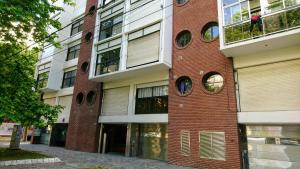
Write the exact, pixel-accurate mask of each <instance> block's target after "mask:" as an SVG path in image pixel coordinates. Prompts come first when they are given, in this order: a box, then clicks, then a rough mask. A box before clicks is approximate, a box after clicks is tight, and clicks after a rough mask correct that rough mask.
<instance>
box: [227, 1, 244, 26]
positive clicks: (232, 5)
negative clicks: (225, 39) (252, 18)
mask: <svg viewBox="0 0 300 169" xmlns="http://www.w3.org/2000/svg"><path fill="white" fill-rule="evenodd" d="M223 6H224V23H225V25H229V24H233V23H236V22H240V21H245V20H248V19H249V7H248V1H245V0H241V2H239V1H238V0H223Z"/></svg>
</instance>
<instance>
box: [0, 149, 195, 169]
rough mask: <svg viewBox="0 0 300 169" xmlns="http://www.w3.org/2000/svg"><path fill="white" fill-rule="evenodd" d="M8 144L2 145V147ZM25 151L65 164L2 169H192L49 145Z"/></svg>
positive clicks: (18, 166) (0, 168) (4, 168)
mask: <svg viewBox="0 0 300 169" xmlns="http://www.w3.org/2000/svg"><path fill="white" fill-rule="evenodd" d="M7 145H8V144H4V143H0V147H1V146H2V147H5V146H7ZM21 148H22V149H24V150H30V151H38V152H40V153H42V154H46V155H50V156H52V157H58V158H59V159H61V160H62V161H63V162H61V163H52V164H35V165H17V166H3V167H0V169H81V168H86V167H97V166H101V167H105V168H109V169H191V168H187V167H180V166H175V165H170V164H168V163H166V162H163V161H157V160H149V159H141V158H136V157H124V156H122V155H115V154H113V155H112V154H98V153H86V152H79V151H71V150H66V149H64V148H60V147H49V146H47V145H40V144H38V145H32V144H28V143H23V144H21Z"/></svg>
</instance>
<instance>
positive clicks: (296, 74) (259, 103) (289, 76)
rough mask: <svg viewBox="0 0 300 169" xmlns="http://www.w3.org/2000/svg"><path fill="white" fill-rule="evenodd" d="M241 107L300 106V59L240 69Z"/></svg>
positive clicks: (246, 109) (255, 109)
mask: <svg viewBox="0 0 300 169" xmlns="http://www.w3.org/2000/svg"><path fill="white" fill-rule="evenodd" d="M238 81H239V92H240V104H241V111H281V110H299V109H300V104H299V103H300V60H294V61H286V62H280V63H274V64H268V65H261V66H256V67H250V68H243V69H239V70H238Z"/></svg>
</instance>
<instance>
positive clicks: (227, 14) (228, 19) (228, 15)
mask: <svg viewBox="0 0 300 169" xmlns="http://www.w3.org/2000/svg"><path fill="white" fill-rule="evenodd" d="M224 21H225V25H229V24H231V8H230V7H229V8H225V9H224Z"/></svg>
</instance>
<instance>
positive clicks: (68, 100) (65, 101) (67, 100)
mask: <svg viewBox="0 0 300 169" xmlns="http://www.w3.org/2000/svg"><path fill="white" fill-rule="evenodd" d="M59 105H61V106H63V107H64V109H63V110H62V112H61V113H60V114H59V115H58V122H63V120H62V119H63V118H64V119H65V120H64V122H65V123H68V122H69V117H70V111H71V105H72V96H64V97H60V98H59Z"/></svg>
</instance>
